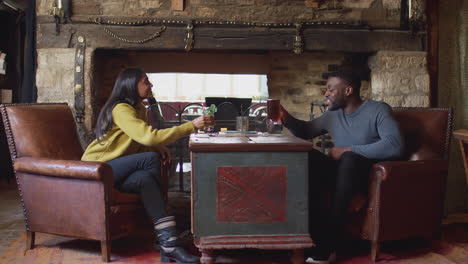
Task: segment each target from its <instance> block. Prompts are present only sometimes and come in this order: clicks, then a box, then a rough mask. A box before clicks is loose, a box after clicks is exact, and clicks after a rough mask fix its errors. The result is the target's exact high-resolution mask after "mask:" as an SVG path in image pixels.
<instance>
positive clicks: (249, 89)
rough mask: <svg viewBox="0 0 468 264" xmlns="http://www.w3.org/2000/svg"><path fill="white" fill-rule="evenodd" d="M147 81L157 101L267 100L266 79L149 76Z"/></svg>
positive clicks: (172, 75) (170, 74) (261, 77)
mask: <svg viewBox="0 0 468 264" xmlns="http://www.w3.org/2000/svg"><path fill="white" fill-rule="evenodd" d="M148 78H149V80H150V81H151V83H153V95H154V97H155V98H156V99H157V100H158V101H171V102H174V101H175V102H203V101H205V97H244V98H252V99H253V100H264V99H266V98H268V87H267V76H266V75H257V74H199V73H148Z"/></svg>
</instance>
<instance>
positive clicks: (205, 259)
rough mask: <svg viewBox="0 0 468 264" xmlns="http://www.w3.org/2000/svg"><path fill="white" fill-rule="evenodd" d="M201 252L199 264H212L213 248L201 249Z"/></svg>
mask: <svg viewBox="0 0 468 264" xmlns="http://www.w3.org/2000/svg"><path fill="white" fill-rule="evenodd" d="M201 253H202V255H201V258H200V262H201V264H214V254H213V250H211V249H202V250H201Z"/></svg>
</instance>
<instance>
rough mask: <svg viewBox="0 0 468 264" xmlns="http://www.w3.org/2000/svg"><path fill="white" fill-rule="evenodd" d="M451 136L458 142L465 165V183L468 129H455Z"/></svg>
mask: <svg viewBox="0 0 468 264" xmlns="http://www.w3.org/2000/svg"><path fill="white" fill-rule="evenodd" d="M453 136H454V137H455V138H456V139H458V143H459V144H460V150H461V154H462V159H463V164H464V167H465V175H466V183H468V129H457V130H455V131H454V132H453Z"/></svg>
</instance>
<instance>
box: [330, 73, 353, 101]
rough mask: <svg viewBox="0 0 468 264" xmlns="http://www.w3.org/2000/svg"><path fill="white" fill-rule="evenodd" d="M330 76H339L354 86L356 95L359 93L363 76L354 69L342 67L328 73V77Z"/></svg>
mask: <svg viewBox="0 0 468 264" xmlns="http://www.w3.org/2000/svg"><path fill="white" fill-rule="evenodd" d="M330 77H337V78H340V79H342V80H344V81H345V82H347V83H348V84H349V85H350V86H351V87H353V89H354V91H355V93H356V95H359V90H360V89H361V78H360V77H359V75H358V74H357V73H356V72H354V71H352V70H347V69H342V70H338V71H335V72H332V73H330V74H328V78H330Z"/></svg>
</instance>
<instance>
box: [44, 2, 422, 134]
mask: <svg viewBox="0 0 468 264" xmlns="http://www.w3.org/2000/svg"><path fill="white" fill-rule="evenodd" d="M52 2H53V1H52V0H41V1H38V4H37V15H38V18H37V31H38V34H37V46H38V68H37V88H38V102H67V103H69V104H70V105H71V106H73V105H74V103H75V98H77V97H76V93H77V90H78V91H81V92H82V96H83V97H82V98H84V113H85V114H84V119H83V123H81V124H82V125H81V126H80V128H81V129H82V132H83V133H86V132H89V131H90V130H91V129H92V127H93V124H94V122H95V118H96V115H97V113H98V111H99V109H100V107H101V106H102V105H103V103H104V102H105V100H106V98H107V96H108V95H109V93H110V90H111V89H112V85H113V81H114V80H115V77H116V75H117V73H118V72H119V71H120V70H121V69H122V68H124V67H141V68H144V69H145V70H146V71H147V72H193V73H256V74H266V75H267V76H268V89H269V96H270V97H272V98H279V99H281V102H282V104H283V105H284V106H285V107H286V108H287V109H288V110H289V111H290V112H291V113H292V114H294V115H295V116H296V117H298V118H301V119H308V118H309V117H310V112H311V107H310V105H311V103H314V102H321V101H322V92H323V90H324V88H325V80H326V74H327V73H328V72H330V71H334V70H336V69H338V68H340V67H352V68H354V69H356V70H357V71H358V72H359V73H360V74H361V76H362V77H363V79H364V81H363V92H362V95H363V97H365V98H372V99H376V100H383V101H385V102H387V103H389V104H390V105H392V106H429V101H430V87H429V73H428V70H427V60H426V57H427V51H426V45H425V40H426V34H425V31H424V30H423V29H422V27H421V25H424V20H425V18H424V15H423V13H424V12H423V11H424V8H423V5H422V2H423V1H417V0H410V1H400V0H364V1H345V0H336V1H331V0H327V1H253V0H236V1H212V0H210V1H199V0H185V1H184V0H181V1H177V0H172V1H169V0H159V1H157V0H154V1H153V0H152V1H149V0H137V1H113V0H104V1H97V0H96V1H71V2H72V9H71V10H72V16H71V21H69V22H68V23H62V24H58V25H56V24H55V23H54V21H55V20H54V18H53V16H51V15H49V10H50V9H51V6H52ZM180 3H182V7H181V6H180V5H179V4H180ZM410 7H411V10H410V9H409V8H410ZM410 28H411V30H410ZM57 29H58V30H59V33H58V34H57V33H56V32H57ZM190 34H191V36H192V37H193V38H190ZM80 38H81V39H82V40H83V42H84V43H85V44H86V47H85V48H84V52H83V59H84V63H83V66H82V68H81V67H80V69H79V71H80V72H79V73H81V75H82V77H81V78H83V80H82V86H80V87H81V88H82V89H81V90H80V89H76V81H77V80H76V78H77V68H76V65H75V64H76V56H75V55H76V48H77V46H78V44H79V42H78V39H80Z"/></svg>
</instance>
